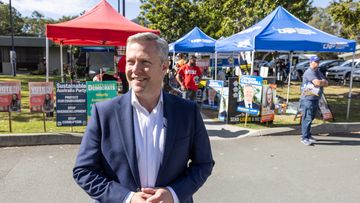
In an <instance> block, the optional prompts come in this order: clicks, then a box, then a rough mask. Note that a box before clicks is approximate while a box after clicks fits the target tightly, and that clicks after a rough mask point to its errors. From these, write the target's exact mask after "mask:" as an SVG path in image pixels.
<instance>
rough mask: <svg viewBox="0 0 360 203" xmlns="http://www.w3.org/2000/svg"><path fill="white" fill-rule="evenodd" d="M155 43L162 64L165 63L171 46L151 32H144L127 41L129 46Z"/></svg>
mask: <svg viewBox="0 0 360 203" xmlns="http://www.w3.org/2000/svg"><path fill="white" fill-rule="evenodd" d="M148 41H155V42H156V44H157V46H156V48H157V50H158V52H159V56H160V60H161V62H164V61H166V60H167V59H168V53H169V45H168V43H167V42H166V41H165V40H164V39H163V38H161V37H159V36H158V35H156V34H154V33H151V32H143V33H138V34H135V35H132V36H130V37H129V38H128V39H127V46H129V45H130V44H132V43H135V42H148Z"/></svg>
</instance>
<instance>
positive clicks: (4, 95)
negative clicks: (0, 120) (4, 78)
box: [0, 81, 21, 112]
mask: <svg viewBox="0 0 360 203" xmlns="http://www.w3.org/2000/svg"><path fill="white" fill-rule="evenodd" d="M9 111H10V112H20V111H21V83H20V82H19V81H14V82H0V112H9Z"/></svg>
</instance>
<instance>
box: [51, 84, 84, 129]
mask: <svg viewBox="0 0 360 203" xmlns="http://www.w3.org/2000/svg"><path fill="white" fill-rule="evenodd" d="M85 125H87V113H86V83H84V82H82V83H56V126H58V127H60V126H85Z"/></svg>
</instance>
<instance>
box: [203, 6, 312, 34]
mask: <svg viewBox="0 0 360 203" xmlns="http://www.w3.org/2000/svg"><path fill="white" fill-rule="evenodd" d="M311 3H312V1H311V0H310V1H309V0H300V1H296V2H294V1H292V0H262V1H250V0H220V1H216V0H201V1H200V3H199V4H200V5H201V6H200V7H199V9H200V13H202V14H204V16H203V20H202V22H203V24H202V25H203V26H202V27H204V31H205V32H206V33H208V34H209V35H210V36H212V37H215V38H219V37H221V36H229V35H232V34H235V33H237V32H240V31H242V30H244V29H246V28H249V27H250V26H252V25H254V24H255V23H257V22H259V21H260V20H261V19H263V18H264V17H265V16H266V15H268V14H269V13H271V12H272V11H273V10H274V9H275V8H276V7H278V6H280V5H282V6H283V7H284V8H285V9H287V10H288V11H289V12H290V13H292V14H293V15H295V16H296V17H298V18H299V19H300V20H302V21H304V22H308V21H309V20H310V19H311V15H312V13H313V12H314V10H315V9H314V8H313V7H312V6H311ZM210 26H211V27H210ZM213 27H215V29H213Z"/></svg>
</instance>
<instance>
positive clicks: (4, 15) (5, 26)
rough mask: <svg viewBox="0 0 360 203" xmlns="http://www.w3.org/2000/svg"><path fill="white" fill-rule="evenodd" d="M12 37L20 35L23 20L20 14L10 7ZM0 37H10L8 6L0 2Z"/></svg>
mask: <svg viewBox="0 0 360 203" xmlns="http://www.w3.org/2000/svg"><path fill="white" fill-rule="evenodd" d="M11 12H12V15H13V29H14V35H21V34H22V27H23V25H24V20H23V19H22V17H21V14H20V13H19V12H18V11H17V10H16V9H15V8H14V7H12V9H11ZM0 35H11V26H10V10H9V4H5V3H3V2H1V1H0Z"/></svg>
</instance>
